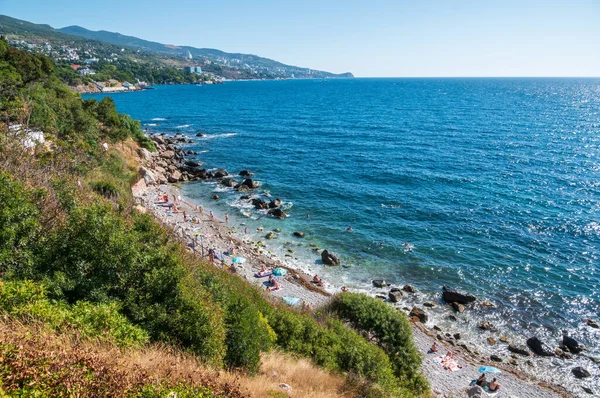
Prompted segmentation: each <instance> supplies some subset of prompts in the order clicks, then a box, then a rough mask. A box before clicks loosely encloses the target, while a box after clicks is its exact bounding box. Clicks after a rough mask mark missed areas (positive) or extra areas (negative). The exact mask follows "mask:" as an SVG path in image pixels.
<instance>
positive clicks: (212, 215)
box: [209, 210, 215, 219]
mask: <svg viewBox="0 0 600 398" xmlns="http://www.w3.org/2000/svg"><path fill="white" fill-rule="evenodd" d="M209 214H210V218H211V219H214V218H215V215H214V214H213V212H212V210H211V211H210V213H209Z"/></svg>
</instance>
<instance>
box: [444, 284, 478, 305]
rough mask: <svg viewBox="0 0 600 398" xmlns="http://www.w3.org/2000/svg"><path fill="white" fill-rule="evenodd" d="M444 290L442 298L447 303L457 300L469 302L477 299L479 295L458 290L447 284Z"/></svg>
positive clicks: (458, 301)
mask: <svg viewBox="0 0 600 398" xmlns="http://www.w3.org/2000/svg"><path fill="white" fill-rule="evenodd" d="M443 290H444V291H443V293H442V298H443V299H444V301H446V302H447V303H454V302H456V303H459V304H469V303H472V302H473V301H475V300H477V297H475V296H473V295H472V294H469V293H463V292H459V291H458V290H455V289H452V288H449V287H447V286H444V288H443Z"/></svg>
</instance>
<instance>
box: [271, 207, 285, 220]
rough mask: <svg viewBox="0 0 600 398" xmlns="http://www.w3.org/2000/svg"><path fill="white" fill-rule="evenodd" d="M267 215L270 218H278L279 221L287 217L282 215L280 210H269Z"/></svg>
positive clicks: (282, 212)
mask: <svg viewBox="0 0 600 398" xmlns="http://www.w3.org/2000/svg"><path fill="white" fill-rule="evenodd" d="M267 214H268V215H270V216H272V217H275V218H279V219H281V220H283V219H284V218H286V217H287V214H286V213H284V211H283V210H281V209H271V210H269V212H268V213H267Z"/></svg>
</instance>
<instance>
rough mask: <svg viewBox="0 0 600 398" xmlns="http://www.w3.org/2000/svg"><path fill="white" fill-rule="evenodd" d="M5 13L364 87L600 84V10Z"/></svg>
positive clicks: (269, 1)
mask: <svg viewBox="0 0 600 398" xmlns="http://www.w3.org/2000/svg"><path fill="white" fill-rule="evenodd" d="M0 14H5V15H9V16H11V17H15V18H19V19H24V20H27V21H31V22H35V23H47V24H49V25H51V26H53V27H64V26H68V25H80V26H83V27H85V28H88V29H92V30H100V29H104V30H109V31H116V32H119V33H122V34H127V35H132V36H137V37H140V38H144V39H147V40H154V41H159V42H162V43H169V44H180V45H192V46H196V47H211V48H218V49H221V50H224V51H229V52H244V53H252V54H257V55H261V56H265V57H269V58H273V59H276V60H278V61H281V62H284V63H287V64H292V65H298V66H306V67H310V68H313V69H322V70H328V71H332V72H346V71H350V72H353V73H354V74H355V75H357V76H600V0H568V1H567V0H564V1H554V0H546V1H537V0H530V1H527V0H521V1H513V0H503V1H495V0H494V1H491V0H479V1H475V0H473V1H467V0H464V1H442V0H440V1H431V0H429V1H427V0H424V1H403V0H370V1H355V0H345V1H338V0H320V1H317V0H302V1H298V0H295V1H288V0H278V1H277V0H254V1H249V0H248V1H242V0H230V1H228V0H220V1H201V0H195V1H193V0H175V1H169V2H166V1H151V0H145V1H138V0H134V1H124V0H121V1H115V0H101V1H82V0H76V1H74V0H61V1H48V0H45V1H37V0H0Z"/></svg>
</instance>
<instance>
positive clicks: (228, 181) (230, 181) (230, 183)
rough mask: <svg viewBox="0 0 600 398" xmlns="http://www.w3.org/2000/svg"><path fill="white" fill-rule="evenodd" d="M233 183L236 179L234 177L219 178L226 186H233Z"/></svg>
mask: <svg viewBox="0 0 600 398" xmlns="http://www.w3.org/2000/svg"><path fill="white" fill-rule="evenodd" d="M235 183H236V181H235V180H234V179H231V178H223V179H222V180H221V185H224V186H226V187H234V186H235Z"/></svg>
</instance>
